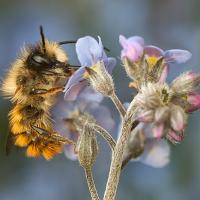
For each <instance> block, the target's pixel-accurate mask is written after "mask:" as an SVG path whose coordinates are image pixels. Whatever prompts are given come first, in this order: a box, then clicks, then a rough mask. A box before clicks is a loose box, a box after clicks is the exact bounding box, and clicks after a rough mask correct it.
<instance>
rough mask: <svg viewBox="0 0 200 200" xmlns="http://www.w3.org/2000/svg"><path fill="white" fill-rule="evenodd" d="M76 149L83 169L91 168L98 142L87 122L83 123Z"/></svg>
mask: <svg viewBox="0 0 200 200" xmlns="http://www.w3.org/2000/svg"><path fill="white" fill-rule="evenodd" d="M77 151H78V160H79V162H80V165H81V166H82V167H84V168H85V169H86V168H87V169H88V168H91V167H92V166H93V164H94V162H95V160H96V156H97V153H98V144H97V140H96V135H95V132H94V130H93V128H91V127H90V126H89V125H88V124H85V125H84V127H83V129H82V132H81V133H80V137H79V141H78V144H77Z"/></svg>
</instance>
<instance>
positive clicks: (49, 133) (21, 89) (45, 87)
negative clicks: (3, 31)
mask: <svg viewBox="0 0 200 200" xmlns="http://www.w3.org/2000/svg"><path fill="white" fill-rule="evenodd" d="M40 35H41V40H40V41H39V42H38V43H36V44H34V45H29V46H25V47H24V48H23V49H22V51H21V54H20V56H19V57H18V58H17V59H16V61H15V62H14V63H13V64H12V65H11V68H10V69H9V71H8V73H7V75H6V77H5V79H4V80H3V83H2V88H1V90H2V92H3V95H4V96H5V97H7V98H9V99H10V101H11V102H12V104H13V106H12V109H11V110H10V112H9V114H8V117H9V129H10V131H9V132H10V137H11V138H12V139H13V142H14V144H15V145H16V146H18V147H24V148H26V155H27V156H28V157H39V156H43V157H44V158H45V159H46V160H49V159H51V158H53V157H54V156H55V155H56V154H58V153H61V152H62V150H63V146H64V145H65V144H69V143H71V141H70V140H69V139H67V138H65V137H62V136H61V135H60V134H58V133H56V132H54V130H53V120H52V119H51V114H50V110H51V107H52V106H53V105H54V103H55V98H56V96H57V94H58V93H60V92H62V91H63V87H64V85H65V84H66V82H67V81H68V79H69V77H70V76H71V75H72V74H73V73H74V72H75V70H76V69H77V67H76V66H73V65H70V64H69V62H68V56H67V55H66V53H65V52H64V50H63V48H62V47H61V45H63V44H67V43H75V42H76V41H63V42H52V41H49V40H47V39H46V38H45V36H44V32H43V28H42V26H40Z"/></svg>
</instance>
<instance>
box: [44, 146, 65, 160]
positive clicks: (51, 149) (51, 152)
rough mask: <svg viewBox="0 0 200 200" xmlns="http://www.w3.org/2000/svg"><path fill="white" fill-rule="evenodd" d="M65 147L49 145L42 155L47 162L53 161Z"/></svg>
mask: <svg viewBox="0 0 200 200" xmlns="http://www.w3.org/2000/svg"><path fill="white" fill-rule="evenodd" d="M62 150H63V145H62V144H56V143H49V144H48V145H47V146H46V147H45V148H44V149H43V150H42V155H43V156H44V158H45V159H46V160H51V159H52V158H53V157H54V156H55V155H56V154H59V153H62Z"/></svg>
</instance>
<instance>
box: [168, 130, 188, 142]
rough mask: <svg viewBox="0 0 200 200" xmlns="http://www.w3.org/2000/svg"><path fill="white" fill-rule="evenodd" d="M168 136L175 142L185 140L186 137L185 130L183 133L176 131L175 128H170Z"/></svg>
mask: <svg viewBox="0 0 200 200" xmlns="http://www.w3.org/2000/svg"><path fill="white" fill-rule="evenodd" d="M167 138H168V139H169V140H170V141H172V142H173V143H179V142H181V141H182V140H183V138H184V134H183V132H181V133H176V132H175V131H173V130H169V132H168V134H167Z"/></svg>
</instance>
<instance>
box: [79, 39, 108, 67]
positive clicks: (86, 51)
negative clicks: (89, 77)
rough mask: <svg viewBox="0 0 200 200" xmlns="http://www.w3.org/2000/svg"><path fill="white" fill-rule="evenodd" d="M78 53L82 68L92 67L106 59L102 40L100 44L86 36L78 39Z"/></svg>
mask: <svg viewBox="0 0 200 200" xmlns="http://www.w3.org/2000/svg"><path fill="white" fill-rule="evenodd" d="M76 53H77V56H78V59H79V61H80V63H81V66H84V67H86V66H92V65H94V64H95V63H97V62H98V61H99V60H102V59H104V58H105V53H104V49H103V45H102V42H101V39H100V38H99V43H98V42H97V41H96V40H95V39H94V38H93V37H90V36H85V37H82V38H80V39H78V41H77V43H76Z"/></svg>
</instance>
